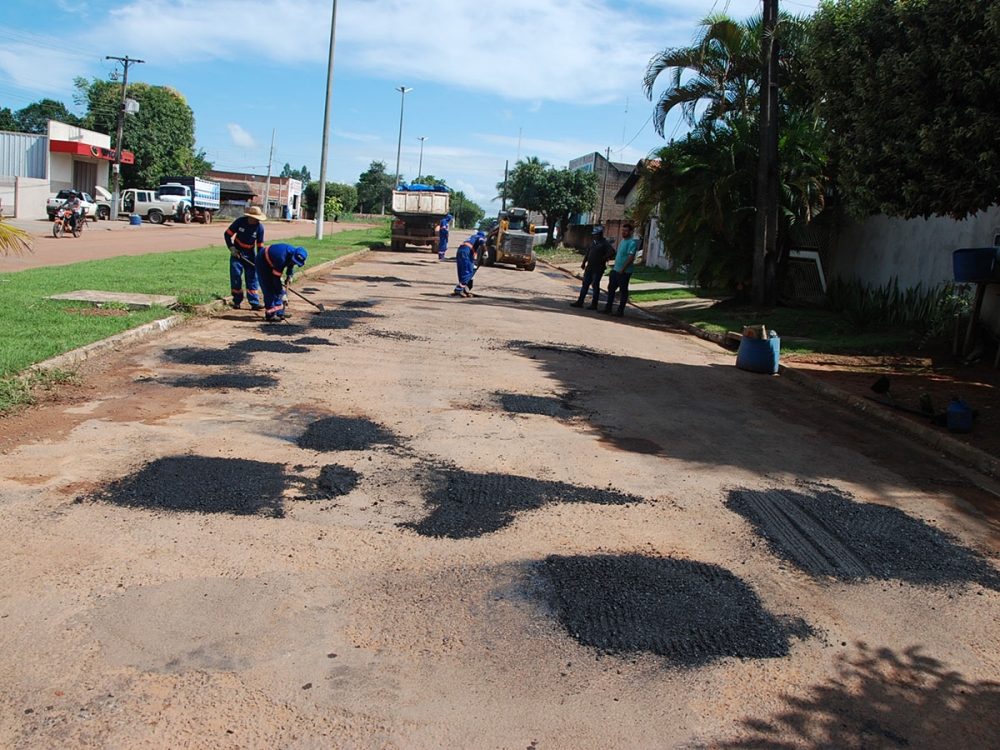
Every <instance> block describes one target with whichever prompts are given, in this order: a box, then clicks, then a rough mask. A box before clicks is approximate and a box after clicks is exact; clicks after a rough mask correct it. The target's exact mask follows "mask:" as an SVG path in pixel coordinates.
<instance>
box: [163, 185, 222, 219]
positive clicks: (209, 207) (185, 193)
mask: <svg viewBox="0 0 1000 750" xmlns="http://www.w3.org/2000/svg"><path fill="white" fill-rule="evenodd" d="M221 191H222V186H221V185H219V183H218V182H212V181H211V180H203V179H201V178H200V177H161V178H160V189H159V191H158V192H159V197H160V200H164V201H166V200H171V199H174V198H177V199H180V200H179V203H178V206H177V212H176V213H175V214H174V216H172V217H170V218H172V219H173V220H174V221H179V222H181V223H184V224H190V223H191V220H192V219H197V220H198V221H200V222H201V223H202V224H210V223H211V221H212V215H213V214H215V213H217V212H218V211H219V195H220V193H221Z"/></svg>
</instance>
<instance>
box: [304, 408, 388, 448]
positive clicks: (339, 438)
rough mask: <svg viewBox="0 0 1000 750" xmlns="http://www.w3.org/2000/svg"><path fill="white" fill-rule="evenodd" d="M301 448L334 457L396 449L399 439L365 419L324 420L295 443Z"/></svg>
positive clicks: (317, 422)
mask: <svg viewBox="0 0 1000 750" xmlns="http://www.w3.org/2000/svg"><path fill="white" fill-rule="evenodd" d="M296 442H297V443H298V446H299V447H300V448H305V449H306V450H312V451H319V452H320V453H332V452H334V451H363V450H369V449H370V448H372V447H374V446H376V445H397V444H398V442H399V439H398V438H397V437H396V435H395V434H394V433H393V432H391V431H390V430H387V429H386V428H385V427H383V426H382V425H380V424H377V423H376V422H372V421H371V420H370V419H364V418H363V417H324V418H323V419H318V420H316V421H315V422H312V423H311V424H310V425H309V426H308V427H306V431H305V432H304V433H303V434H302V435H301V436H300V437H299V439H298V440H297V441H296Z"/></svg>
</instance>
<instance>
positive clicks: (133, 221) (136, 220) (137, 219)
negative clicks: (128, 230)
mask: <svg viewBox="0 0 1000 750" xmlns="http://www.w3.org/2000/svg"><path fill="white" fill-rule="evenodd" d="M128 223H129V224H130V225H131V226H133V227H137V226H140V225H141V224H142V217H141V216H139V214H132V215H131V216H129V217H128Z"/></svg>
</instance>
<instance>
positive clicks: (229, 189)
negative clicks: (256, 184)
mask: <svg viewBox="0 0 1000 750" xmlns="http://www.w3.org/2000/svg"><path fill="white" fill-rule="evenodd" d="M219 192H220V193H226V194H227V195H238V196H246V197H248V198H253V197H254V196H255V195H257V193H256V192H254V191H253V190H252V189H251V188H250V186H249V185H247V184H246V183H245V182H233V181H232V180H220V181H219Z"/></svg>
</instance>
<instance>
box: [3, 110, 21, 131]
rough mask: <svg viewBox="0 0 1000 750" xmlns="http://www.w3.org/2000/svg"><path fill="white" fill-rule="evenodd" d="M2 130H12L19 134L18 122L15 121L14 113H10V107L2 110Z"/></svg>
mask: <svg viewBox="0 0 1000 750" xmlns="http://www.w3.org/2000/svg"><path fill="white" fill-rule="evenodd" d="M0 130H10V131H14V132H17V130H18V124H17V120H15V119H14V113H13V112H11V111H10V107H4V108H3V109H0Z"/></svg>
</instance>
